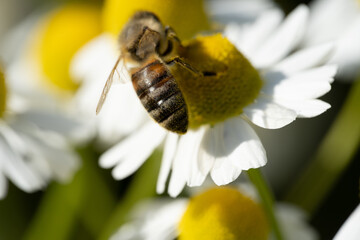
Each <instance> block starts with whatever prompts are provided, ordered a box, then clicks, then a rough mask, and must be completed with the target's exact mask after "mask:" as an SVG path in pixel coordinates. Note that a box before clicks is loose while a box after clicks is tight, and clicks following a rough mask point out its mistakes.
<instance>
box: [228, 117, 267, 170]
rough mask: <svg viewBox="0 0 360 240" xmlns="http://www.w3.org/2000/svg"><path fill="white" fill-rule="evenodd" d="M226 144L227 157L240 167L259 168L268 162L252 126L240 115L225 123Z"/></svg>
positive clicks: (246, 168)
mask: <svg viewBox="0 0 360 240" xmlns="http://www.w3.org/2000/svg"><path fill="white" fill-rule="evenodd" d="M224 125H225V127H224V146H225V154H226V155H227V158H228V159H229V160H230V161H232V163H233V164H234V165H235V166H236V167H237V168H239V169H242V170H248V169H250V168H259V167H262V166H264V165H265V164H266V162H267V159H266V152H265V149H264V147H263V145H262V144H261V141H260V139H259V137H258V136H257V134H256V133H255V131H254V130H253V129H252V128H251V126H250V125H249V124H248V123H247V122H245V121H244V120H243V119H242V118H240V117H235V118H231V119H229V120H227V121H226V122H225V123H224Z"/></svg>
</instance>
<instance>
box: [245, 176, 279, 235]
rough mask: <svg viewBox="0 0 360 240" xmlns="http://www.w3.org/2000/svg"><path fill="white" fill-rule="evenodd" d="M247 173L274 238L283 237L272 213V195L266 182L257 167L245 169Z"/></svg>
mask: <svg viewBox="0 0 360 240" xmlns="http://www.w3.org/2000/svg"><path fill="white" fill-rule="evenodd" d="M247 174H248V176H249V179H250V180H251V182H252V183H253V184H254V186H255V187H256V189H257V191H258V193H259V195H260V198H261V201H262V206H263V208H264V211H265V214H266V217H267V219H268V221H269V224H270V226H271V228H272V230H273V232H274V235H275V237H276V239H277V240H283V239H284V238H283V235H282V233H281V230H280V227H279V224H278V222H277V219H276V216H275V213H274V196H273V194H272V192H271V190H270V188H269V186H268V184H267V183H266V181H265V179H264V177H263V176H262V174H261V172H260V170H259V169H250V170H248V171H247Z"/></svg>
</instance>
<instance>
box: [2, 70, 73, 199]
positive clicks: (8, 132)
mask: <svg viewBox="0 0 360 240" xmlns="http://www.w3.org/2000/svg"><path fill="white" fill-rule="evenodd" d="M0 93H1V94H0V98H1V99H0V106H1V107H0V199H2V198H4V197H5V196H6V193H7V185H8V183H7V182H8V180H7V179H9V180H10V181H11V182H13V183H14V184H15V185H16V186H17V187H19V188H20V189H21V190H23V191H25V192H34V191H37V190H40V189H43V188H44V187H45V186H46V185H47V184H48V183H49V182H50V181H51V180H57V181H60V182H66V181H69V180H70V179H71V178H72V175H73V174H74V172H75V171H76V170H77V169H78V168H79V165H80V161H79V158H78V156H77V154H76V153H75V152H74V151H73V150H72V148H71V147H70V146H69V144H68V142H67V141H66V140H65V139H64V137H62V136H61V135H59V134H57V133H56V132H52V131H45V130H41V129H40V127H39V125H38V122H37V121H29V120H27V119H24V118H22V115H21V114H20V115H19V114H16V113H15V112H14V111H13V110H12V109H9V105H8V104H7V100H8V99H9V98H10V96H9V94H8V91H7V89H6V86H5V80H4V75H3V72H2V71H1V72H0ZM32 115H33V116H35V115H36V113H34V114H32Z"/></svg>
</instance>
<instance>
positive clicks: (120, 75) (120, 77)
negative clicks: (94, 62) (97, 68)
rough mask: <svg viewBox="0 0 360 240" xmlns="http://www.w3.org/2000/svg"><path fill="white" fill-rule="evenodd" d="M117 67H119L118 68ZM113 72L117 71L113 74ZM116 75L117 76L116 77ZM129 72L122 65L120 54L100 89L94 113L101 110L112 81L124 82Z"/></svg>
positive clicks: (127, 78) (127, 79) (126, 80)
mask: <svg viewBox="0 0 360 240" xmlns="http://www.w3.org/2000/svg"><path fill="white" fill-rule="evenodd" d="M118 68H119V69H118ZM115 73H117V74H116V75H115ZM116 76H117V78H116ZM129 79H130V77H129V74H128V73H127V71H126V69H125V65H124V60H123V58H122V57H121V56H120V57H119V58H118V59H117V60H116V63H115V65H114V67H113V69H112V70H111V72H110V75H109V77H108V78H107V80H106V83H105V86H104V88H103V90H102V93H101V96H100V99H99V102H98V105H97V107H96V114H99V112H100V111H101V108H102V106H103V105H104V102H105V100H106V97H107V94H108V93H109V91H110V88H111V86H112V84H113V83H114V81H116V80H117V81H119V82H121V83H126V82H128V81H130V80H129Z"/></svg>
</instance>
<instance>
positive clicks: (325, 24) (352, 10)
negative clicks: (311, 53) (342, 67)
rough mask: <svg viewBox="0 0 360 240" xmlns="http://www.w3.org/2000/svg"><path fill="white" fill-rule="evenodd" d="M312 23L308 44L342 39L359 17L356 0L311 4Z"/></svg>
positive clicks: (308, 34) (309, 27)
mask: <svg viewBox="0 0 360 240" xmlns="http://www.w3.org/2000/svg"><path fill="white" fill-rule="evenodd" d="M310 10H311V14H310V21H309V26H308V29H307V30H308V31H307V36H306V44H307V45H312V44H318V43H322V42H326V41H333V40H336V39H338V38H339V37H342V36H343V35H344V33H345V32H346V31H347V30H348V28H349V26H351V23H353V22H354V21H355V19H356V18H357V17H358V16H359V5H358V2H357V1H354V0H317V1H312V2H311V4H310Z"/></svg>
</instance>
